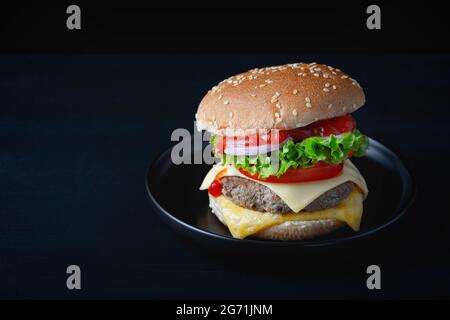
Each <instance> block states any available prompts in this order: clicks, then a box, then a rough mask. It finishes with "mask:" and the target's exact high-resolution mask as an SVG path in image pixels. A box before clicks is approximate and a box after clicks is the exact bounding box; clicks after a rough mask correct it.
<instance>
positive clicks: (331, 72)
mask: <svg viewBox="0 0 450 320" xmlns="http://www.w3.org/2000/svg"><path fill="white" fill-rule="evenodd" d="M364 103H365V96H364V91H363V90H362V88H361V86H360V85H359V84H358V82H357V81H356V80H355V79H353V78H351V77H350V76H349V75H348V74H346V73H344V72H342V71H341V70H339V69H336V68H333V67H330V66H327V65H323V64H317V63H309V64H305V63H295V64H288V65H281V66H275V67H267V68H256V69H253V70H250V71H247V72H244V73H241V74H238V75H235V76H232V77H230V78H228V79H226V80H224V81H222V82H220V83H219V84H218V85H216V86H214V87H213V88H212V89H211V90H209V91H208V93H207V94H206V95H205V97H204V98H203V99H202V101H201V102H200V105H199V107H198V110H197V113H196V124H197V129H198V130H206V131H208V132H209V133H210V134H211V139H210V142H211V144H212V145H213V150H214V154H215V156H216V157H217V158H219V159H220V161H219V162H218V163H217V164H216V165H214V166H213V167H212V169H211V170H210V171H209V172H208V174H207V175H206V177H205V178H204V180H203V183H202V184H201V186H200V189H201V190H208V196H209V205H210V207H211V209H212V212H213V213H214V214H215V215H216V216H217V218H218V219H219V220H220V221H221V222H222V223H223V224H224V225H225V226H226V227H228V229H229V231H230V233H231V235H232V236H233V237H235V238H240V239H242V238H246V237H256V238H262V239H269V240H305V239H312V238H316V237H319V236H323V235H325V234H328V233H330V232H333V231H334V230H336V229H338V228H341V227H349V228H351V229H352V230H353V231H355V232H357V231H359V228H360V224H361V219H362V213H363V201H364V199H365V198H366V197H367V194H368V189H367V185H366V182H365V181H364V178H363V177H362V175H361V174H360V172H359V171H358V169H357V168H356V167H355V166H354V165H353V163H352V162H351V158H352V157H361V156H364V154H365V152H366V150H367V147H368V138H367V137H366V136H365V135H364V134H362V133H361V132H360V131H359V130H358V129H356V121H355V119H354V118H353V117H352V116H351V115H350V114H351V113H352V112H354V111H356V110H357V109H359V108H360V107H361V106H363V105H364Z"/></svg>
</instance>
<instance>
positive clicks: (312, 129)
mask: <svg viewBox="0 0 450 320" xmlns="http://www.w3.org/2000/svg"><path fill="white" fill-rule="evenodd" d="M355 128H356V121H355V119H354V118H353V117H352V116H351V115H349V114H347V115H344V116H340V117H336V118H332V119H326V120H319V121H317V122H314V123H311V124H309V125H307V126H305V127H302V128H296V129H291V130H270V131H268V132H267V133H266V134H257V133H255V134H251V135H248V136H222V137H220V138H219V141H218V143H217V146H216V149H217V152H218V153H219V154H222V153H223V152H224V150H225V148H226V147H227V146H230V147H251V146H255V147H256V146H265V145H268V144H270V145H278V144H280V143H282V142H284V141H285V140H286V139H287V138H289V137H290V138H292V139H294V140H295V141H299V140H304V139H306V138H309V137H313V136H316V137H327V136H329V135H331V134H334V135H338V134H341V133H344V132H349V131H352V130H353V129H355Z"/></svg>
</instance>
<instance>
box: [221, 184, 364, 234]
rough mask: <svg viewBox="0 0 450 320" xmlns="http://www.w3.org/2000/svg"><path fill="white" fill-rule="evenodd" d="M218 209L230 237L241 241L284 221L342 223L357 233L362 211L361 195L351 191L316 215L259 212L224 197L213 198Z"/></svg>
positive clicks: (308, 213) (355, 190)
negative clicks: (330, 220) (332, 206)
mask: <svg viewBox="0 0 450 320" xmlns="http://www.w3.org/2000/svg"><path fill="white" fill-rule="evenodd" d="M215 200H216V202H217V203H218V205H219V206H220V207H221V208H222V213H223V219H224V221H225V223H226V225H227V226H228V229H229V230H230V232H231V235H232V236H233V237H234V238H239V239H243V238H245V237H248V236H250V235H252V234H255V233H257V232H258V231H260V230H263V229H265V228H268V227H270V226H273V225H277V224H281V223H283V222H287V221H311V220H324V219H334V220H338V221H342V222H345V223H346V224H347V225H349V226H350V227H351V228H352V229H353V230H354V231H358V230H359V227H360V224H361V217H362V212H363V205H362V202H363V195H362V194H361V193H360V192H359V191H357V189H353V191H352V192H351V193H350V195H349V196H348V197H347V198H346V199H345V200H343V201H342V202H341V203H339V204H338V205H337V206H336V207H334V208H329V209H325V210H321V211H316V212H305V211H304V212H300V213H290V214H280V213H269V212H259V211H254V210H250V209H246V208H243V207H240V206H238V205H236V204H234V203H233V202H232V201H231V200H230V199H228V198H227V197H225V196H219V197H217V198H215Z"/></svg>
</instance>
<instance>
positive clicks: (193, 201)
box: [146, 139, 415, 248]
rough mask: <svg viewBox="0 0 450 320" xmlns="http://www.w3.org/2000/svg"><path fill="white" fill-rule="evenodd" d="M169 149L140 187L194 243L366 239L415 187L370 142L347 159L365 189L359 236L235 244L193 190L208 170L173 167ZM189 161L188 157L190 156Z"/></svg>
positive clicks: (397, 212) (404, 204) (398, 211)
mask: <svg viewBox="0 0 450 320" xmlns="http://www.w3.org/2000/svg"><path fill="white" fill-rule="evenodd" d="M171 150H172V148H168V149H167V150H165V151H164V152H162V153H161V154H160V155H159V156H158V157H157V158H156V160H155V161H154V162H153V163H152V164H151V166H150V168H149V171H148V173H147V177H146V185H147V191H148V195H149V197H150V200H151V203H152V204H153V206H154V208H155V209H156V211H157V212H158V213H159V215H160V216H161V217H162V219H163V220H164V221H165V222H167V223H168V224H169V225H170V226H172V227H174V228H175V229H176V230H178V231H180V232H182V233H184V234H185V235H188V236H191V237H193V238H196V239H200V240H206V241H209V242H211V240H215V241H216V242H217V241H219V242H223V243H226V244H228V245H229V244H236V245H243V244H245V245H248V244H252V245H263V246H264V247H265V248H267V246H268V245H269V244H270V245H273V246H277V247H279V246H283V247H286V246H294V247H305V246H325V245H332V244H337V243H340V242H344V241H349V240H355V239H358V238H362V237H367V236H369V235H371V234H373V233H375V232H377V231H379V230H381V229H384V228H386V227H387V226H389V225H390V224H392V223H394V222H395V221H397V220H398V219H399V218H400V217H401V216H402V215H403V214H404V213H405V211H406V210H407V209H408V207H409V206H410V204H411V203H412V201H413V198H414V195H415V185H414V183H413V180H412V178H411V175H410V173H409V172H408V170H407V169H406V168H405V166H404V165H403V163H402V161H401V160H400V159H399V158H398V157H397V156H396V155H395V154H394V153H393V152H392V151H391V150H389V149H388V148H386V147H385V146H384V145H382V144H381V143H380V142H378V141H375V140H373V139H370V147H369V149H368V152H367V155H366V157H363V158H359V159H356V158H354V159H352V162H353V163H354V164H355V165H356V166H357V167H358V169H359V170H360V172H361V174H362V175H363V176H364V178H365V179H366V182H367V185H368V187H369V196H368V198H367V199H366V200H365V201H364V214H363V220H362V223H361V229H360V231H359V232H353V231H352V230H351V229H350V228H348V227H344V228H340V229H339V230H337V231H335V232H333V233H331V234H329V235H327V236H325V237H321V238H318V239H313V240H307V241H267V240H258V239H254V238H246V239H235V238H233V237H232V236H231V234H230V233H229V232H228V229H227V228H226V227H224V226H223V225H222V224H221V223H220V221H219V220H218V219H217V218H216V217H215V216H214V214H212V213H211V210H210V209H209V206H208V195H207V192H206V191H200V190H199V186H200V184H201V182H202V180H203V178H204V177H205V175H206V173H207V172H208V170H209V169H210V168H211V166H210V165H206V164H182V165H174V164H173V163H172V161H171V157H170V154H171ZM192 159H193V157H192Z"/></svg>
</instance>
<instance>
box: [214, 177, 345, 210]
mask: <svg viewBox="0 0 450 320" xmlns="http://www.w3.org/2000/svg"><path fill="white" fill-rule="evenodd" d="M222 183H223V188H222V193H223V194H224V195H225V196H227V197H229V198H231V200H232V201H233V202H234V203H236V204H237V205H239V206H241V207H245V208H248V209H253V210H257V211H267V212H273V213H291V212H292V210H291V208H289V207H288V205H287V204H286V203H285V202H284V201H283V200H281V198H280V197H279V196H278V195H277V194H276V193H275V192H273V191H272V190H270V189H269V188H268V187H266V186H264V185H262V184H260V183H257V182H254V181H251V180H248V179H244V178H240V177H224V178H223V179H222ZM352 189H353V182H350V181H349V182H344V183H342V184H340V185H338V186H336V187H334V188H333V189H330V190H328V191H327V192H325V193H324V194H322V195H321V196H320V197H318V198H317V199H316V200H314V201H313V202H311V203H310V204H309V205H308V206H307V207H306V208H305V209H304V211H310V212H312V211H320V210H324V209H328V208H332V207H335V206H336V205H338V204H339V203H340V202H341V201H342V200H344V199H345V198H347V197H348V195H349V194H350V192H351V191H352ZM299 196H300V195H299Z"/></svg>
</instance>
